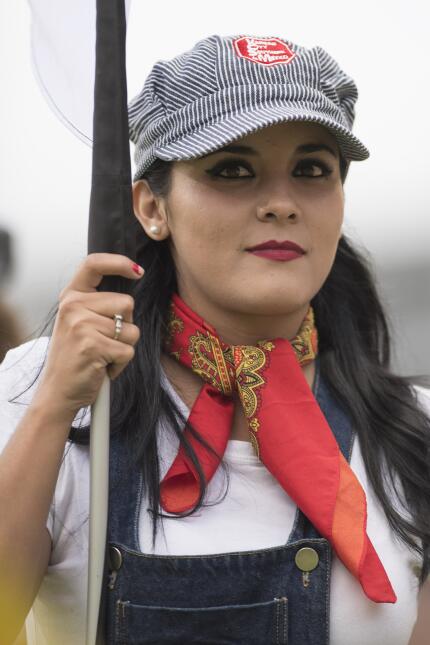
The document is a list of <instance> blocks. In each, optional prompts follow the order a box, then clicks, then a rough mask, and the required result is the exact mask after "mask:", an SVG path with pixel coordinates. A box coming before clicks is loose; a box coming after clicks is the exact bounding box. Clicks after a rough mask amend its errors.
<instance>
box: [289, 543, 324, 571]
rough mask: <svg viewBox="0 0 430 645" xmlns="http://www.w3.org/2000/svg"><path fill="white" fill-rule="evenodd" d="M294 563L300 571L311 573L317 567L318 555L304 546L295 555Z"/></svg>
mask: <svg viewBox="0 0 430 645" xmlns="http://www.w3.org/2000/svg"><path fill="white" fill-rule="evenodd" d="M294 561H295V563H296V565H297V568H298V569H300V571H313V570H314V569H315V567H317V566H318V562H319V555H318V553H317V552H316V551H315V549H312V548H311V547H309V546H304V547H303V548H302V549H299V550H298V551H297V553H296V557H295V558H294Z"/></svg>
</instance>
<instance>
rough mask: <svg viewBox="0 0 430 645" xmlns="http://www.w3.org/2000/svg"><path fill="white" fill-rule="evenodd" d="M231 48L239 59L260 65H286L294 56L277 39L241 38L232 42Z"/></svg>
mask: <svg viewBox="0 0 430 645" xmlns="http://www.w3.org/2000/svg"><path fill="white" fill-rule="evenodd" d="M233 47H234V50H235V52H236V54H237V56H239V57H240V58H246V59H247V60H250V61H252V62H253V63H260V64H261V65H268V66H270V65H280V64H287V63H290V62H291V61H292V60H293V58H294V57H295V56H296V53H295V52H293V51H292V50H291V49H290V48H289V47H288V45H287V44H286V43H284V42H283V41H282V40H280V39H279V38H252V37H248V36H242V38H236V40H234V41H233Z"/></svg>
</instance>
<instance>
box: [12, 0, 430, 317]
mask: <svg viewBox="0 0 430 645" xmlns="http://www.w3.org/2000/svg"><path fill="white" fill-rule="evenodd" d="M346 6H347V9H346ZM204 7H205V11H204V12H203V10H202V3H201V0H188V1H187V0H183V1H182V2H172V1H166V2H158V3H154V2H147V1H144V0H132V6H131V15H130V19H129V30H128V45H127V59H128V84H129V97H130V98H131V97H132V96H134V94H136V93H137V92H138V91H139V90H140V88H141V86H142V84H143V81H144V79H145V76H146V75H147V73H148V72H149V70H150V68H151V67H152V65H153V63H154V62H155V61H156V60H158V59H162V58H171V57H173V56H174V55H176V54H178V53H180V52H182V51H185V50H187V49H189V48H190V47H192V46H193V44H194V43H195V42H196V41H197V40H199V39H200V38H204V37H205V36H208V35H210V34H214V33H220V34H223V35H227V34H248V35H261V36H281V37H284V38H286V39H288V40H291V41H292V42H294V43H297V44H300V45H305V46H307V47H311V46H314V45H320V46H322V47H324V48H325V49H326V50H327V51H328V52H329V53H330V54H331V55H332V56H333V57H334V58H335V59H336V60H337V61H338V62H339V64H340V65H341V67H342V68H343V69H344V71H345V72H346V73H347V74H349V75H350V76H352V78H353V79H354V80H355V82H356V83H357V85H358V90H359V99H358V102H357V104H356V113H357V116H356V121H355V125H354V131H355V133H356V134H357V136H358V137H359V138H360V139H361V140H362V141H363V143H364V144H365V145H366V146H367V147H368V148H369V149H370V153H371V156H370V158H369V159H368V160H366V161H362V162H353V163H352V164H351V169H350V173H349V176H348V179H347V182H346V185H345V192H346V208H345V224H344V230H345V232H346V233H347V234H350V235H351V236H352V237H353V238H354V239H355V240H356V241H358V242H359V243H361V244H362V245H364V246H365V247H366V248H367V249H368V251H369V253H370V254H371V256H372V258H373V260H374V262H375V264H376V265H379V266H381V267H384V268H387V267H390V266H392V265H396V266H402V265H410V264H419V265H421V266H423V267H424V270H425V268H427V269H428V272H429V274H430V253H429V245H430V217H429V216H430V212H429V211H430V208H429V207H430V193H429V190H428V186H429V182H430V176H429V171H430V163H429V159H428V151H427V147H428V144H429V142H430V137H429V134H430V126H429V119H428V117H426V116H425V115H426V113H427V112H428V105H429V103H430V101H429V99H430V91H429V80H428V79H429V71H428V70H429V63H430V60H429V59H430V56H429V53H428V44H427V43H428V33H427V30H428V25H429V22H430V20H429V19H430V10H429V4H428V3H427V2H424V1H422V2H419V1H418V0H412V1H409V2H407V3H405V2H403V1H398V0H391V1H387V0H379V1H378V2H376V1H374V0H373V1H372V2H369V1H367V0H365V1H364V2H361V3H348V5H347V3H345V0H334V1H331V2H325V3H322V2H320V1H318V2H316V1H314V0H308V1H307V2H295V3H292V2H286V1H285V0H282V1H274V0H271V2H270V3H267V2H266V3H261V2H250V1H248V2H244V1H242V0H235V2H232V1H231V0H218V1H217V2H214V3H210V4H208V3H205V4H204ZM264 7H268V8H269V9H270V10H268V11H266V12H265V11H264V10H263V8H264ZM0 83H1V88H2V101H1V102H0V115H1V146H0V170H1V173H0V177H1V180H0V182H1V184H0V225H1V226H6V227H7V228H9V230H10V231H11V232H12V233H13V234H14V236H15V251H16V255H17V260H18V267H17V270H16V272H15V276H14V279H13V282H12V283H11V284H10V287H9V290H8V297H9V299H10V300H11V301H12V302H13V303H14V304H16V306H17V307H18V308H19V310H20V311H21V313H22V315H23V317H24V319H25V320H26V321H27V322H28V324H30V325H33V324H37V322H38V321H39V319H40V317H42V318H43V313H44V311H45V309H46V307H49V306H51V305H52V304H54V302H55V299H56V295H57V294H58V292H59V291H60V289H61V288H62V287H63V286H64V285H65V284H66V282H67V281H68V279H69V278H70V277H71V275H72V273H73V272H74V270H75V268H76V266H77V264H78V263H79V262H80V260H81V259H82V258H83V257H84V256H85V254H86V234H87V216H88V200H89V188H90V167H91V150H90V148H88V147H87V146H86V145H85V144H83V143H82V142H81V141H79V140H78V139H77V138H75V137H74V136H73V135H72V134H71V133H70V132H68V131H67V130H66V129H65V128H64V126H63V125H62V124H61V123H60V122H59V121H58V119H57V118H56V117H55V116H54V115H53V113H52V112H51V110H50V108H49V107H48V105H47V103H46V102H45V100H44V98H43V97H42V95H41V93H40V90H39V88H38V86H37V84H36V82H35V80H34V78H33V75H32V70H31V64H30V52H29V10H28V7H27V4H26V2H25V0H15V1H14V2H6V0H2V2H1V3H0Z"/></svg>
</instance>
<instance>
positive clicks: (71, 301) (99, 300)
mask: <svg viewBox="0 0 430 645" xmlns="http://www.w3.org/2000/svg"><path fill="white" fill-rule="evenodd" d="M60 299H61V304H60V307H61V309H62V310H64V309H65V308H66V307H67V306H69V307H70V310H71V311H72V312H74V311H79V310H82V309H85V310H87V311H90V312H92V313H96V314H99V315H100V316H106V318H109V319H112V320H113V317H114V315H115V314H121V315H122V316H123V318H124V321H126V322H129V323H132V322H133V312H134V305H135V301H134V298H133V296H130V295H129V294H126V293H117V292H114V291H103V292H99V291H92V292H91V293H86V292H83V291H71V290H69V291H65V292H64V293H63V294H62V295H61V296H60Z"/></svg>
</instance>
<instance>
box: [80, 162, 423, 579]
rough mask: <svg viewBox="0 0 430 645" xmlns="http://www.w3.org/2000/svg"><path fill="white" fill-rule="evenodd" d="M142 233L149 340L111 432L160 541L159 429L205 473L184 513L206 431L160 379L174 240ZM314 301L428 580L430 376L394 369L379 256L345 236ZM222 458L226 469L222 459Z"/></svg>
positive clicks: (324, 369) (124, 378)
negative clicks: (120, 442)
mask: <svg viewBox="0 0 430 645" xmlns="http://www.w3.org/2000/svg"><path fill="white" fill-rule="evenodd" d="M171 168H172V162H164V161H161V160H157V161H156V162H155V163H154V164H153V165H152V166H151V168H150V170H149V171H148V172H147V173H146V174H145V175H144V178H145V179H147V181H148V183H149V185H150V187H151V189H152V191H153V192H154V193H155V194H157V195H160V196H166V195H167V194H168V191H169V186H170V177H171ZM347 171H348V164H347V162H345V161H344V160H343V159H341V177H342V182H343V181H344V180H345V177H346V173H347ZM136 236H137V237H138V247H139V251H138V258H137V260H138V262H139V263H140V264H141V265H142V266H143V267H144V268H145V276H144V278H143V279H142V280H140V281H138V282H136V283H135V291H134V293H133V296H134V298H135V310H134V322H135V324H137V325H138V326H139V327H140V329H141V339H140V341H139V343H138V344H137V346H136V354H135V357H134V359H133V361H131V362H130V363H129V365H128V366H127V368H126V369H125V370H124V371H123V372H122V373H121V374H120V376H119V377H118V378H117V379H115V381H113V382H112V396H111V432H112V433H116V432H121V433H122V434H123V436H124V440H126V441H128V442H130V445H132V446H133V451H132V454H134V455H135V462H136V464H137V466H138V467H139V468H140V469H141V470H142V472H143V476H144V480H145V483H146V490H147V495H148V502H149V509H150V512H151V514H152V527H153V530H152V539H153V544H155V538H156V534H157V524H158V519H159V518H162V517H165V515H163V514H162V513H160V512H159V510H158V509H159V501H160V498H159V481H160V470H159V463H158V455H157V442H156V430H157V425H158V422H159V421H160V420H165V421H167V424H163V425H166V427H167V426H170V427H171V429H172V431H173V432H174V433H175V434H176V435H177V437H178V438H179V441H180V444H182V445H183V446H184V449H185V450H186V452H187V454H188V455H189V457H190V459H191V460H192V462H193V464H194V466H195V467H196V470H197V472H198V473H199V477H200V498H199V500H198V502H197V504H196V506H195V507H194V508H193V509H192V510H190V511H189V512H187V513H181V514H178V517H186V516H188V515H191V514H192V513H194V512H195V511H196V510H198V509H199V508H201V506H202V505H203V497H204V493H205V489H206V486H205V481H204V477H203V473H202V471H201V468H200V465H199V462H198V460H197V458H196V455H195V453H194V451H193V449H192V447H191V446H190V444H189V442H188V441H187V440H186V438H184V434H183V428H184V426H186V427H187V428H189V431H190V432H191V433H192V434H193V435H194V436H195V437H196V439H197V440H199V433H198V432H197V431H196V429H195V428H192V427H191V425H190V424H189V422H188V421H187V420H186V419H185V418H184V416H183V415H182V413H181V411H180V410H179V409H178V407H177V405H176V404H175V402H174V400H173V399H172V398H171V396H170V395H169V393H168V392H167V391H166V389H165V388H164V387H163V386H162V381H161V369H160V355H161V348H162V345H163V341H164V339H165V337H166V334H167V327H166V320H167V314H168V307H169V302H170V299H171V296H172V294H173V293H174V292H175V291H176V289H177V283H176V274H175V267H174V264H173V260H172V257H171V254H170V250H169V245H168V240H164V241H154V240H152V239H151V238H149V237H148V236H147V235H146V234H145V232H144V231H143V229H142V227H141V226H140V224H139V223H138V222H137V219H136ZM311 304H312V306H313V308H314V312H315V320H316V325H317V329H318V337H319V358H320V370H321V374H322V376H323V378H324V379H325V380H326V382H327V383H328V386H329V387H330V388H331V391H332V392H333V394H334V396H335V397H336V398H337V399H338V400H339V402H340V403H341V404H342V405H343V407H344V408H345V409H346V411H347V412H348V413H349V414H350V416H351V419H352V423H353V426H354V428H355V429H356V431H357V434H358V436H359V439H360V446H361V451H362V455H363V459H364V463H365V467H366V471H367V475H368V477H369V481H370V483H371V485H372V487H373V490H374V492H375V494H376V496H377V498H378V499H379V501H380V503H381V506H382V508H383V510H384V512H385V515H386V517H387V520H388V522H389V524H390V526H391V527H392V529H393V530H394V532H395V533H396V534H397V536H398V537H399V538H400V539H401V540H402V541H403V542H404V543H405V544H407V545H408V546H409V547H410V548H411V549H412V550H414V551H415V552H417V553H418V554H419V555H420V556H421V557H422V558H423V568H422V572H421V577H420V583H421V584H422V583H423V582H424V580H425V578H426V576H427V573H428V567H429V554H428V545H429V544H430V477H429V470H430V469H429V455H430V451H429V447H430V419H429V417H428V416H427V414H426V413H425V411H424V409H423V408H421V406H420V404H419V402H418V399H417V395H416V391H415V390H414V389H413V387H412V386H413V384H418V385H420V384H421V385H429V384H430V382H429V381H428V380H427V378H428V377H426V376H409V377H406V376H399V375H396V374H393V373H392V372H391V371H390V346H391V339H390V336H391V332H390V329H389V326H388V318H387V315H386V313H385V312H384V309H383V306H382V304H381V300H380V298H379V296H378V293H377V281H376V278H375V276H374V275H373V273H372V268H371V261H370V258H369V257H366V252H365V251H364V250H358V248H355V247H354V245H353V244H352V242H351V241H350V240H349V239H348V238H347V236H345V235H343V236H342V237H341V239H340V242H339V245H338V249H337V253H336V257H335V260H334V263H333V266H332V269H331V271H330V274H329V276H328V277H327V279H326V281H325V283H324V284H323V286H322V287H321V289H320V291H319V292H318V293H317V294H316V296H315V297H314V298H313V299H312V301H311ZM88 438H89V427H81V428H72V429H71V432H70V435H69V440H70V442H75V443H87V442H88ZM202 443H203V444H204V445H206V447H207V449H208V450H210V446H207V444H205V442H204V441H203V440H202ZM221 465H222V466H223V467H224V468H225V464H224V463H223V462H221ZM225 472H227V469H225ZM227 478H228V472H227ZM399 484H400V485H399ZM226 492H227V489H226V491H225V494H226ZM398 503H400V506H399V504H398ZM169 517H170V516H169ZM419 541H421V542H422V544H420V542H419Z"/></svg>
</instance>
